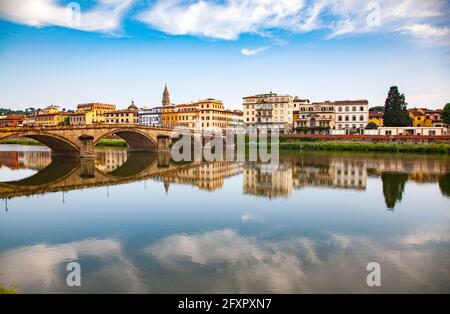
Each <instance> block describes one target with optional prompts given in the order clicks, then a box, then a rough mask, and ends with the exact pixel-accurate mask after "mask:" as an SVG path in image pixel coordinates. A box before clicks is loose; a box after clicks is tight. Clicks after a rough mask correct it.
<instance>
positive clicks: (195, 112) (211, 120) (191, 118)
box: [161, 86, 243, 130]
mask: <svg viewBox="0 0 450 314" xmlns="http://www.w3.org/2000/svg"><path fill="white" fill-rule="evenodd" d="M162 104H163V106H162V107H161V126H162V127H165V128H175V127H185V128H190V129H193V128H200V129H209V130H220V129H225V128H234V127H238V126H239V125H242V124H243V118H242V117H243V113H242V111H239V110H226V109H225V108H224V105H223V103H222V101H220V100H217V99H213V98H207V99H204V100H199V101H197V102H192V103H189V104H178V105H175V104H171V103H170V97H169V92H168V89H167V86H165V88H164V92H163V99H162Z"/></svg>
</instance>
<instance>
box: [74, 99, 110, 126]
mask: <svg viewBox="0 0 450 314" xmlns="http://www.w3.org/2000/svg"><path fill="white" fill-rule="evenodd" d="M115 110H116V105H111V104H102V103H88V104H79V105H77V112H76V114H77V115H78V114H82V113H84V114H85V115H86V116H85V119H84V120H85V124H93V123H105V122H106V113H108V112H113V111H115ZM77 118H79V119H80V120H82V119H81V117H80V116H78V117H77Z"/></svg>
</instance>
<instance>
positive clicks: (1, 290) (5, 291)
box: [0, 285, 17, 294]
mask: <svg viewBox="0 0 450 314" xmlns="http://www.w3.org/2000/svg"><path fill="white" fill-rule="evenodd" d="M0 294H17V289H7V288H5V287H2V286H1V285H0Z"/></svg>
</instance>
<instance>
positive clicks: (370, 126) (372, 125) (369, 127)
mask: <svg viewBox="0 0 450 314" xmlns="http://www.w3.org/2000/svg"><path fill="white" fill-rule="evenodd" d="M376 129H378V125H377V124H376V123H375V122H369V123H367V125H366V130H376Z"/></svg>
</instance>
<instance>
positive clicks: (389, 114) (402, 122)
mask: <svg viewBox="0 0 450 314" xmlns="http://www.w3.org/2000/svg"><path fill="white" fill-rule="evenodd" d="M406 105H407V104H406V102H405V95H404V94H400V93H399V91H398V88H397V86H392V87H391V88H390V90H389V93H388V96H387V98H386V102H385V104H384V115H383V121H384V126H400V127H401V126H411V120H410V119H409V115H408V110H407V109H406Z"/></svg>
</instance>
